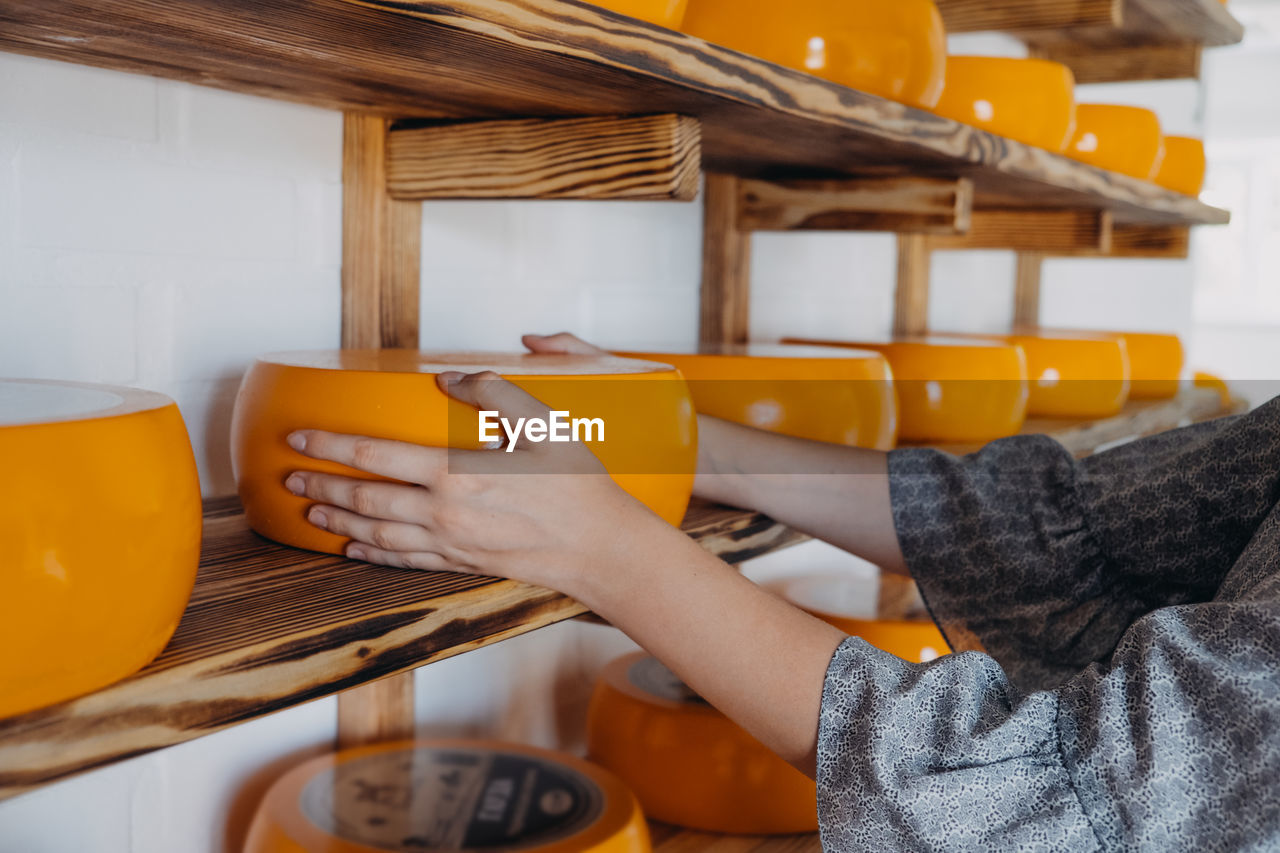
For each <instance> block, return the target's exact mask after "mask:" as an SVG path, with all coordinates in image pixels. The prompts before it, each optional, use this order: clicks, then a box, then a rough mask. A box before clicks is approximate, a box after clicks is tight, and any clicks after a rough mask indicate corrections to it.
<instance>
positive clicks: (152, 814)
mask: <svg viewBox="0 0 1280 853" xmlns="http://www.w3.org/2000/svg"><path fill="white" fill-rule="evenodd" d="M956 47H957V48H958V49H969V50H983V51H984V52H1016V48H1015V47H1011V46H1010V43H1009V42H1008V41H1007V40H1001V39H990V38H985V37H984V38H982V39H970V40H968V41H965V40H957V41H956ZM1153 91H1155V90H1153ZM1166 91H1169V90H1165V89H1160V90H1158V92H1166ZM1148 94H1149V95H1150V97H1151V98H1152V99H1153V100H1160V101H1161V102H1162V103H1165V104H1166V106H1165V107H1164V109H1167V110H1169V111H1170V115H1178V116H1181V117H1183V118H1185V117H1186V115H1187V114H1188V112H1187V111H1188V109H1189V108H1188V106H1187V105H1188V103H1190V99H1189V97H1188V96H1187V95H1186V93H1185V92H1181V93H1175V94H1172V95H1166V94H1158V93H1151V92H1148V91H1147V90H1143V91H1142V92H1135V93H1133V94H1132V95H1126V97H1130V96H1132V97H1134V98H1137V97H1138V96H1139V95H1143V97H1146V96H1147V95H1148ZM1190 109H1191V114H1194V109H1193V108H1190ZM340 147H341V121H340V116H339V115H338V114H336V113H333V112H327V111H323V110H317V109H311V108H305V107H299V106H294V105H290V104H283V103H277V102H272V101H265V100H260V99H255V98H249V97H244V96H239V95H232V94H227V93H222V92H217V91H214V90H209V89H201V88H197V87H192V86H188V85H184V84H177V83H170V82H165V81H156V80H153V79H150V78H146V77H140V76H134V75H126V74H119V73H113V72H107V71H100V70H93V69H87V68H81V67H76V66H70V65H63V64H59V63H54V62H47V61H40V60H33V59H27V58H23V57H18V56H13V55H7V54H0V375H8V376H21V377H31V376H43V377H50V378H62V379H80V380H86V381H98V382H110V383H122V384H132V385H139V386H143V387H148V388H153V389H156V390H160V391H164V392H166V393H168V394H170V395H171V396H173V397H174V398H175V399H177V400H178V402H179V404H180V405H181V407H182V410H183V413H184V415H185V417H186V419H187V424H188V428H189V430H190V432H191V435H192V441H193V444H194V445H195V448H196V454H197V457H198V459H199V462H200V469H201V477H202V481H203V486H204V490H205V492H206V494H225V493H228V492H230V491H231V490H232V489H233V483H232V480H231V476H230V470H229V464H228V452H227V431H228V424H229V418H230V406H231V402H232V399H233V396H234V393H235V389H236V386H237V382H238V378H239V376H240V374H241V372H242V371H243V369H244V368H245V366H246V365H247V364H248V363H249V362H250V360H251V359H252V357H253V355H254V354H255V353H258V352H264V351H270V350H278V349H295V348H307V347H333V346H336V345H337V343H338V327H339V311H338V302H339V300H338V295H339V284H338V272H339V263H340V207H341V186H340V182H339V170H340V153H341V151H340ZM700 216H701V214H700V209H699V207H698V205H696V204H686V205H680V204H667V203H663V204H659V203H631V204H627V203H613V204H575V203H516V204H511V203H463V202H458V203H447V204H431V205H428V206H427V207H426V210H425V215H424V226H423V227H424V252H423V278H424V283H423V287H424V298H423V316H422V330H423V343H424V346H428V347H436V346H438V347H488V348H512V347H515V346H516V345H517V338H518V335H519V334H520V333H522V332H525V331H544V332H547V331H558V330H560V329H572V330H576V331H578V332H580V333H581V334H583V335H585V336H586V337H588V338H591V339H594V340H597V341H599V342H601V343H604V344H611V345H619V346H622V345H641V344H648V343H671V344H683V343H691V342H692V341H693V339H694V335H695V330H696V311H697V286H698V274H699V258H698V255H699V241H700V226H701V222H700ZM753 261H754V264H755V279H754V290H753V304H752V309H753V319H752V332H753V334H754V335H755V336H756V337H758V338H762V339H768V338H774V337H778V336H780V335H784V334H790V333H801V332H803V333H808V334H814V335H842V334H848V335H852V334H878V333H882V332H884V331H887V329H888V327H889V319H890V312H891V304H892V300H891V295H890V293H891V291H890V287H891V282H892V276H893V269H894V263H895V250H894V244H893V240H892V239H891V238H889V237H885V236H880V235H871V236H848V235H830V234H811V235H793V236H780V235H762V236H761V237H760V238H759V239H758V240H757V241H756V248H755V254H754V258H753ZM935 270H936V272H935V281H934V289H935V294H936V300H935V303H934V307H933V314H932V319H933V321H934V323H935V325H944V324H945V325H950V326H955V327H959V328H965V329H974V330H994V329H998V328H1001V327H1002V326H1003V325H1004V324H1007V322H1008V319H1009V301H1010V294H1011V279H1012V257H1011V256H1010V255H1009V254H1008V253H998V252H996V253H988V252H983V253H970V254H957V253H949V254H943V255H940V256H939V257H938V259H937V261H936V264H935ZM1194 270H1195V268H1194V267H1193V265H1191V264H1178V263H1167V262H1165V263H1143V262H1133V261H1129V262H1114V263H1112V262H1089V263H1084V262H1072V263H1066V262H1061V263H1060V262H1054V263H1053V264H1051V265H1050V269H1049V272H1048V281H1047V290H1046V304H1047V312H1046V313H1047V317H1046V319H1047V320H1048V321H1049V322H1051V323H1061V324H1070V325H1089V324H1097V323H1101V324H1106V325H1112V324H1114V325H1131V326H1134V327H1166V326H1167V327H1174V328H1178V329H1184V330H1185V329H1188V328H1190V327H1191V325H1192V317H1191V311H1192V305H1193V301H1194V300H1193V299H1192V290H1193V289H1194V288H1193V276H1194ZM1267 328H1268V329H1269V328H1270V327H1267ZM1197 335H1199V333H1197ZM1269 335H1270V332H1269V331H1261V332H1259V333H1258V340H1259V341H1260V343H1258V347H1260V349H1259V351H1261V352H1265V351H1269V350H1267V341H1268V339H1269V338H1268V336H1269ZM1237 337H1238V335H1237V333H1236V332H1235V331H1229V332H1226V333H1224V334H1222V335H1221V336H1220V337H1219V338H1216V339H1212V343H1211V344H1206V346H1205V347H1202V348H1201V352H1202V353H1203V354H1208V355H1212V356H1213V357H1215V358H1226V357H1228V356H1227V355H1226V353H1229V352H1231V351H1233V347H1232V346H1231V344H1232V343H1233V342H1234V341H1235V340H1236V339H1237ZM1202 340H1203V341H1210V340H1211V339H1210V338H1207V337H1206V338H1203V339H1202V338H1200V337H1199V336H1197V338H1196V341H1197V343H1199V342H1201V341H1202ZM1272 363H1275V360H1274V359H1273V360H1272ZM805 568H816V569H823V570H827V569H832V568H839V569H842V570H845V571H850V572H853V573H858V572H862V573H864V574H865V571H866V567H865V566H863V565H860V564H858V563H857V561H854V560H852V559H851V558H848V557H847V556H844V555H841V554H839V553H838V552H835V551H834V549H830V548H826V547H825V546H821V545H811V546H805V547H801V548H797V549H792V550H790V551H787V552H783V553H781V554H778V555H773V556H771V557H770V558H767V559H766V560H763V561H761V562H760V564H758V565H756V566H753V567H752V568H751V570H750V571H751V573H752V575H753V576H756V577H758V578H761V579H768V578H773V577H776V576H778V574H779V573H786V572H791V571H795V570H797V569H805ZM869 589H870V587H869ZM628 647H629V646H628V643H627V641H626V640H625V639H624V638H622V637H621V636H620V635H618V634H617V633H616V632H613V631H612V630H611V629H606V628H600V627H592V626H584V625H579V624H568V625H562V626H557V627H555V628H551V629H547V630H544V631H541V632H538V633H537V634H535V635H532V636H529V637H525V638H521V639H518V640H513V641H510V642H507V643H504V644H502V645H500V646H497V647H494V648H490V649H486V650H482V651H478V652H473V653H470V654H468V655H465V656H463V657H460V658H456V659H453V660H450V661H445V662H441V663H438V664H434V665H432V666H430V667H427V668H425V669H423V670H421V671H420V672H419V674H418V677H417V684H418V699H419V705H420V722H421V726H422V731H423V732H424V733H430V734H484V735H489V736H498V737H508V738H514V739H519V740H528V741H531V742H534V743H540V744H544V745H548V746H556V745H559V746H563V747H566V748H575V747H577V746H579V745H580V738H581V723H582V719H581V718H582V714H583V707H584V705H583V703H584V700H585V697H586V696H587V694H588V691H589V689H590V684H591V680H592V677H593V674H594V672H595V671H596V670H597V669H598V667H599V666H600V664H602V663H603V662H604V661H606V660H608V659H610V658H612V657H613V656H615V655H616V654H618V653H620V652H621V651H624V650H626V649H627V648H628ZM333 705H334V703H333V701H332V700H321V701H318V702H314V703H311V704H310V705H307V706H304V707H302V708H298V709H294V710H291V711H287V712H284V713H281V714H277V715H274V716H272V717H268V718H266V719H263V720H260V721H257V722H254V723H250V724H247V725H243V726H239V727H237V728H235V729H232V730H229V731H226V732H223V733H219V734H216V735H212V736H209V737H206V738H204V739H201V740H198V741H194V742H192V743H189V744H184V745H182V746H179V747H175V748H173V749H170V750H167V751H163V752H160V753H157V754H153V755H149V756H145V757H142V758H139V759H135V760H133V761H128V762H125V763H123V764H119V765H115V766H112V767H109V768H106V769H104V770H100V771H97V772H95V773H91V774H88V775H86V776H83V777H80V778H77V779H75V780H72V781H69V782H66V783H63V784H60V785H56V786H53V787H50V788H46V789H42V790H40V791H37V792H35V793H32V794H29V795H26V796H23V797H20V798H17V799H15V800H12V801H9V802H6V803H3V804H0V851H3V853H61V851H67V850H92V851H95V853H172V851H175V850H182V851H184V852H186V851H189V853H215V851H216V853H222V852H223V851H227V853H230V851H233V850H236V849H237V847H238V842H239V839H240V838H241V837H242V833H243V830H244V826H245V822H246V820H247V815H248V814H249V813H250V811H251V808H252V802H253V799H254V796H256V794H257V793H258V792H260V791H261V789H262V787H263V785H264V779H265V778H266V775H267V772H268V771H270V770H273V769H278V767H280V766H281V765H282V764H283V763H286V762H287V761H289V760H292V759H296V758H297V757H298V756H300V755H302V754H306V753H307V752H309V751H313V750H316V749H319V748H322V747H323V745H324V744H326V743H327V742H328V741H329V740H330V739H331V737H332V734H333V710H334V709H333Z"/></svg>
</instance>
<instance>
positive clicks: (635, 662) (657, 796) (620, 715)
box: [587, 653, 818, 835]
mask: <svg viewBox="0 0 1280 853" xmlns="http://www.w3.org/2000/svg"><path fill="white" fill-rule="evenodd" d="M587 746H588V750H589V751H590V754H591V758H592V760H594V761H596V762H598V763H600V764H601V765H602V766H604V767H607V768H608V769H610V770H612V771H613V772H614V773H616V774H618V776H620V777H621V778H622V779H623V780H624V781H626V783H627V784H628V785H630V786H631V789H632V790H633V791H635V793H636V796H637V797H639V799H640V803H641V804H642V805H643V806H644V810H645V813H646V814H648V815H649V816H650V817H652V818H656V819H658V820H662V821H666V822H667V823H673V824H676V825H678V826H684V827H689V828H691V829H699V830H704V831H708V832H728V833H739V834H748V835H760V834H776V833H793V832H812V831H814V830H816V829H817V827H818V818H817V802H816V797H817V794H816V790H815V786H814V783H813V781H812V780H810V779H808V778H806V777H805V776H804V775H803V774H802V773H800V771H798V770H796V769H795V768H794V767H792V766H791V765H790V764H787V763H786V762H785V761H783V760H782V759H781V758H779V757H778V756H777V755H775V754H773V753H772V752H770V751H769V750H768V749H767V748H766V747H765V746H764V745H763V744H761V743H760V742H759V741H757V740H756V739H755V738H753V737H752V736H751V735H749V734H747V732H746V731H744V730H743V729H742V728H741V727H740V726H738V725H737V724H736V723H734V722H733V721H731V720H730V719H729V718H728V717H726V716H725V715H724V714H721V713H720V712H719V711H717V710H716V709H715V708H713V707H711V706H710V705H708V704H707V703H706V702H704V701H703V700H702V699H701V698H699V697H698V696H697V694H695V693H693V692H692V691H691V690H689V688H688V687H686V686H685V685H684V684H683V683H681V682H680V680H679V679H678V678H676V677H675V676H674V675H673V674H672V673H671V672H670V671H669V670H668V669H667V668H666V667H664V666H663V665H662V664H661V663H659V662H658V661H657V660H656V659H655V658H652V657H649V656H647V655H644V654H641V653H637V654H632V655H627V656H626V657H622V658H619V659H618V660H615V661H614V662H613V663H611V664H610V665H609V666H608V667H607V668H606V669H605V671H604V673H603V674H602V675H601V677H600V680H599V681H598V682H597V683H596V688H595V693H594V695H593V696H592V698H591V709H590V712H589V715H588V720H587Z"/></svg>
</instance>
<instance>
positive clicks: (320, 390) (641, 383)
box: [231, 350, 697, 554]
mask: <svg viewBox="0 0 1280 853" xmlns="http://www.w3.org/2000/svg"><path fill="white" fill-rule="evenodd" d="M450 370H458V371H463V372H466V373H475V372H479V371H483V370H493V371H495V372H497V373H500V374H501V375H503V376H504V377H506V378H507V379H509V380H510V381H512V382H513V383H515V384H516V385H519V386H520V387H522V388H524V389H525V390H526V391H528V392H529V393H530V394H532V395H533V396H534V397H536V398H538V399H539V400H541V401H542V402H544V403H546V404H547V405H548V407H549V408H550V409H552V410H557V411H566V412H569V413H570V415H571V416H572V417H573V418H583V419H591V420H599V421H600V422H602V426H601V428H600V429H598V430H596V429H594V428H592V427H587V428H585V429H583V430H581V431H579V433H578V436H579V438H580V439H582V440H584V441H585V439H587V438H592V439H600V438H601V437H603V440H596V441H593V442H590V443H586V446H587V447H588V448H589V449H590V450H591V451H592V452H593V453H594V454H595V455H596V456H597V457H598V458H599V459H600V461H601V462H602V463H603V464H604V466H605V468H606V469H608V471H609V473H610V474H612V475H613V478H614V480H616V481H617V483H618V484H619V485H620V486H621V487H622V488H624V489H626V490H627V491H628V492H630V493H631V494H632V495H633V496H634V497H636V498H637V499H638V500H640V501H642V502H643V503H645V504H646V505H648V506H649V508H650V509H652V510H653V511H654V512H655V513H657V514H658V515H660V516H661V517H662V518H665V519H666V520H667V521H669V522H670V523H672V524H679V523H680V521H681V519H682V518H683V517H684V511H685V509H686V507H687V506H688V503H689V496H690V494H691V493H692V491H693V476H694V470H695V467H696V464H697V421H696V419H695V417H694V412H693V403H692V402H691V401H690V399H689V390H688V388H687V386H686V385H685V382H684V380H683V379H681V377H680V374H679V373H678V372H677V371H675V370H674V369H673V368H672V367H670V366H669V365H665V364H653V363H648V362H642V361H634V360H628V359H621V358H613V357H595V356H581V355H532V354H523V355H509V354H500V353H444V352H418V351H416V350H332V351H320V352H298V353H276V354H273V355H266V356H263V357H261V358H259V359H258V360H257V361H256V362H255V363H254V365H253V366H252V367H251V368H250V369H249V371H248V373H247V374H246V375H245V378H244V382H243V383H242V384H241V386H240V393H239V395H238V396H237V398H236V405H235V412H234V414H233V417H232V425H231V450H232V462H233V464H234V467H235V472H236V479H237V483H238V485H239V491H240V499H241V501H242V502H243V504H244V508H245V515H246V517H247V519H248V522H249V525H250V526H251V527H252V528H253V529H254V530H256V531H257V532H258V533H261V534H262V535H263V536H266V537H268V538H269V539H274V540H275V541H277V542H283V543H285V544H287V545H294V546H297V547H300V548H308V549H310V550H313V551H324V552H328V553H331V554H341V553H342V552H343V549H344V548H345V547H346V545H347V544H348V542H349V541H350V540H349V539H346V538H344V537H341V536H337V535H335V534H333V533H329V532H326V531H323V530H320V529H318V528H316V527H314V526H312V525H311V524H310V523H308V522H307V520H306V511H307V509H308V508H309V507H310V505H311V503H310V502H309V501H308V500H307V499H305V498H300V497H296V496H294V495H292V494H290V493H289V492H288V490H286V489H285V488H284V481H285V479H286V477H287V476H288V475H289V473H290V472H292V471H297V470H308V471H328V472H333V473H341V474H346V475H348V476H360V477H366V478H368V477H369V475H367V474H362V473H360V472H356V471H353V470H352V469H350V468H346V467H344V466H340V465H335V464H330V463H323V462H319V461H317V460H314V459H311V458H309V457H306V456H303V455H301V454H299V453H296V452H294V451H293V450H292V449H291V448H290V447H289V446H288V444H286V443H285V439H286V437H287V436H288V435H289V433H290V432H292V431H294V430H297V429H308V428H309V429H322V430H329V431H332V432H340V433H349V434H354V435H368V436H373V437H376V438H387V439H396V440H399V441H408V442H413V443H416V444H422V445H430V446H435V447H457V448H468V449H475V448H479V447H481V446H482V444H481V442H480V440H479V426H480V417H479V414H478V412H477V411H476V410H475V409H473V408H471V407H470V406H466V405H464V404H462V403H459V402H457V401H455V400H450V399H449V398H448V397H446V396H445V394H444V392H442V391H441V390H440V389H439V387H438V386H437V385H436V375H437V374H439V373H442V372H445V371H450ZM491 434H492V433H491ZM499 434H500V433H499Z"/></svg>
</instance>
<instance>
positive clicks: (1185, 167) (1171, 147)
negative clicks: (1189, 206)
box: [1155, 136, 1207, 196]
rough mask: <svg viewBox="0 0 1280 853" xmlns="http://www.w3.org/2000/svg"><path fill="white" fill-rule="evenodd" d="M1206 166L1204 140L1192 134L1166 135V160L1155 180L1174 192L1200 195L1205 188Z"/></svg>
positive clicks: (1162, 163)
mask: <svg viewBox="0 0 1280 853" xmlns="http://www.w3.org/2000/svg"><path fill="white" fill-rule="evenodd" d="M1206 168H1207V164H1206V162H1205V156H1204V143H1203V142H1201V141H1200V140H1199V139H1194V138H1192V137H1190V136H1166V137H1165V138H1164V160H1163V161H1162V162H1161V164H1160V170H1159V171H1158V172H1156V179H1155V180H1156V183H1157V184H1159V185H1160V186H1162V187H1164V188H1166V189H1170V190H1173V191H1174V192H1179V193H1182V194H1183V195H1189V196H1198V195H1200V190H1202V189H1204V174H1205V171H1206Z"/></svg>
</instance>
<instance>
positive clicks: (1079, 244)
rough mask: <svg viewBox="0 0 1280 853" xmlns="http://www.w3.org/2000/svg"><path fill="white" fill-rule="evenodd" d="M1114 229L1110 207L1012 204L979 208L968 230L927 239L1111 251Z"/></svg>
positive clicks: (956, 244) (937, 245)
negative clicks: (1051, 207)
mask: <svg viewBox="0 0 1280 853" xmlns="http://www.w3.org/2000/svg"><path fill="white" fill-rule="evenodd" d="M1111 232H1112V221H1111V212H1110V211H1108V210H1085V209H1068V210H1023V209H1017V208H1011V209H990V210H975V211H974V212H973V217H972V219H971V223H970V227H969V231H968V233H966V234H958V235H954V236H945V235H941V236H930V237H928V238H926V239H927V241H928V246H929V248H930V249H934V250H940V249H941V250H955V249H1012V250H1014V251H1020V252H1044V253H1050V254H1058V253H1062V252H1072V251H1099V252H1106V251H1109V250H1110V248H1111Z"/></svg>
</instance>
